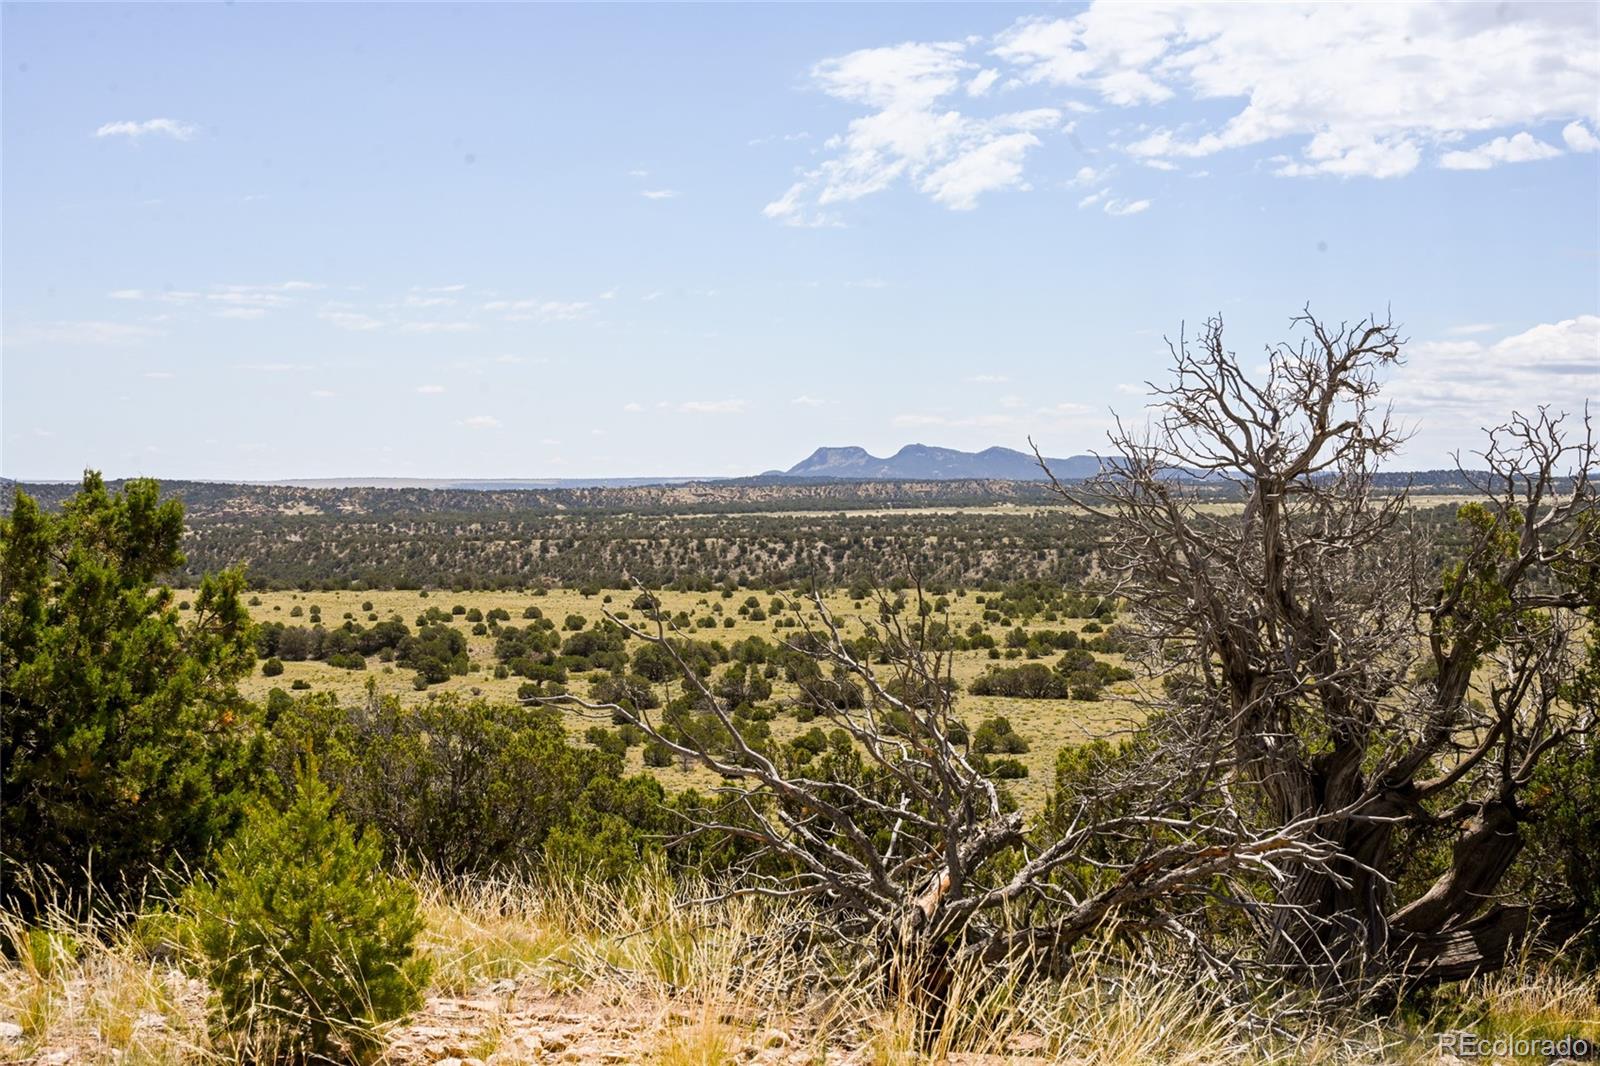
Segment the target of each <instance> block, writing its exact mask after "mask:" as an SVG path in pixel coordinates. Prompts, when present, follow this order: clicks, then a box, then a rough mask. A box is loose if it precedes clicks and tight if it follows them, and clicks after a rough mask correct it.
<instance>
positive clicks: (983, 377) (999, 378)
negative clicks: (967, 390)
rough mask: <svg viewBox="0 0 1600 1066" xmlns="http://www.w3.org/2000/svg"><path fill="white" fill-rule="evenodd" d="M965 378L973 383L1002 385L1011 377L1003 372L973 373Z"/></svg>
mask: <svg viewBox="0 0 1600 1066" xmlns="http://www.w3.org/2000/svg"><path fill="white" fill-rule="evenodd" d="M967 380H968V381H970V382H972V383H973V384H974V385H1003V384H1005V383H1006V382H1008V381H1010V380H1011V378H1010V377H1008V376H1007V375H1005V374H974V375H972V376H971V377H969V378H968V379H967Z"/></svg>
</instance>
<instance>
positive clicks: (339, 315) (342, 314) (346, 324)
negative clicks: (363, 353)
mask: <svg viewBox="0 0 1600 1066" xmlns="http://www.w3.org/2000/svg"><path fill="white" fill-rule="evenodd" d="M317 317H318V318H320V319H322V320H323V321H324V322H331V323H332V324H333V325H335V326H338V327H339V328H340V329H349V330H356V331H357V332H367V331H370V330H375V329H382V328H383V322H382V321H381V320H380V319H376V318H373V317H372V316H371V315H365V314H361V313H360V312H358V311H318V312H317Z"/></svg>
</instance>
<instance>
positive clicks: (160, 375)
mask: <svg viewBox="0 0 1600 1066" xmlns="http://www.w3.org/2000/svg"><path fill="white" fill-rule="evenodd" d="M144 376H145V377H147V378H149V379H150V380H151V381H170V380H172V379H173V378H175V377H177V375H176V374H174V373H173V372H172V371H170V370H146V371H145V372H144Z"/></svg>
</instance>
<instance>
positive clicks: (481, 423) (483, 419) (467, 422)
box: [461, 415, 500, 429]
mask: <svg viewBox="0 0 1600 1066" xmlns="http://www.w3.org/2000/svg"><path fill="white" fill-rule="evenodd" d="M461 424H462V425H463V426H466V427H467V428H468V429H498V428H500V420H499V419H498V418H496V417H495V416H494V415H472V416H471V417H469V418H463V419H462V420H461Z"/></svg>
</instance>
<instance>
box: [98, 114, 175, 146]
mask: <svg viewBox="0 0 1600 1066" xmlns="http://www.w3.org/2000/svg"><path fill="white" fill-rule="evenodd" d="M199 132H200V127H199V126H196V125H195V124H194V123H192V122H182V121H179V120H178V119H175V118H150V119H145V120H144V121H143V122H107V123H106V124H105V125H104V126H101V127H100V128H99V129H97V130H95V131H94V135H95V136H96V137H126V138H128V139H129V140H130V141H138V140H139V139H140V138H142V137H148V136H151V135H156V136H161V137H171V138H172V139H173V140H176V141H187V140H189V139H190V138H191V137H193V136H194V135H195V134H196V133H199Z"/></svg>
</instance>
